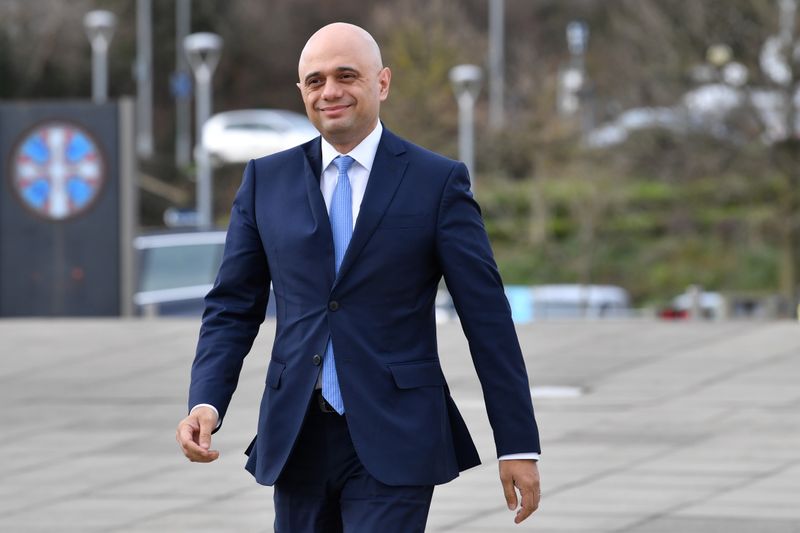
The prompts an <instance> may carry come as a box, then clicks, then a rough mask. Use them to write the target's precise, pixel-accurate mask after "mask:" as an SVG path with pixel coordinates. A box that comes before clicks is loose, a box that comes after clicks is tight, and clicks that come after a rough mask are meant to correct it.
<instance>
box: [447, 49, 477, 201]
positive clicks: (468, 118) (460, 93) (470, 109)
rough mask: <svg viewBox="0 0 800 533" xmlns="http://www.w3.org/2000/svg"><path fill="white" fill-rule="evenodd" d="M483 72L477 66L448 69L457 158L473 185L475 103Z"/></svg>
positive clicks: (460, 66)
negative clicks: (453, 101) (455, 107)
mask: <svg viewBox="0 0 800 533" xmlns="http://www.w3.org/2000/svg"><path fill="white" fill-rule="evenodd" d="M482 79H483V72H482V71H481V68H480V67H479V66H477V65H456V66H455V67H453V68H451V69H450V83H452V84H453V92H455V94H456V101H457V102H458V158H459V159H460V160H461V161H463V162H464V164H465V165H466V166H467V171H468V172H469V175H470V179H471V180H472V185H473V189H474V185H475V117H474V109H475V101H476V100H477V99H478V94H479V93H480V91H481V80H482Z"/></svg>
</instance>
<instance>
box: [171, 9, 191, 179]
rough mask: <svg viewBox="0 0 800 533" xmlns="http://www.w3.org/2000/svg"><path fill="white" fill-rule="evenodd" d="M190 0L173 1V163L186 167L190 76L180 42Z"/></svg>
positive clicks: (188, 18)
mask: <svg viewBox="0 0 800 533" xmlns="http://www.w3.org/2000/svg"><path fill="white" fill-rule="evenodd" d="M191 9H192V4H191V0H177V1H176V3H175V42H176V43H179V46H176V47H175V78H174V84H175V86H174V87H173V91H174V94H175V165H176V166H178V167H187V166H188V165H189V163H191V160H192V131H191V128H192V114H191V111H192V109H191V104H192V102H191V97H190V92H191V76H190V73H189V63H188V61H187V60H186V52H185V51H184V49H183V46H182V45H180V43H183V40H184V39H185V38H186V36H187V35H189V28H190V25H191V22H190V21H191Z"/></svg>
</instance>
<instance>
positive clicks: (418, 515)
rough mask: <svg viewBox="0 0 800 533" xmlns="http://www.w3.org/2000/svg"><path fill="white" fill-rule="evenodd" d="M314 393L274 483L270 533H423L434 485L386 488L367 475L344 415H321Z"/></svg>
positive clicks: (322, 406)
mask: <svg viewBox="0 0 800 533" xmlns="http://www.w3.org/2000/svg"><path fill="white" fill-rule="evenodd" d="M318 394H319V393H318V392H316V393H315V397H314V398H313V399H312V401H311V404H310V406H309V410H308V413H307V414H306V419H305V422H304V423H303V429H302V430H301V432H300V435H299V437H298V440H297V442H296V443H295V447H294V449H293V450H292V454H291V456H290V457H289V461H288V462H287V464H286V466H285V468H284V470H283V472H282V473H281V475H280V477H279V478H278V481H277V482H276V483H275V491H274V501H275V532H276V533H376V532H380V533H416V532H424V531H425V522H426V521H427V519H428V510H429V509H430V504H431V497H432V496H433V486H390V485H385V484H383V483H381V482H380V481H378V480H377V479H375V478H374V477H372V476H371V475H370V474H369V472H367V471H366V469H365V468H364V465H362V464H361V461H359V459H358V456H357V455H356V452H355V449H354V448H353V442H352V440H351V439H350V433H349V432H348V430H347V414H346V413H345V415H344V416H340V415H338V414H337V413H335V412H325V411H323V409H324V408H325V405H324V403H321V402H319V401H318V397H317V395H318Z"/></svg>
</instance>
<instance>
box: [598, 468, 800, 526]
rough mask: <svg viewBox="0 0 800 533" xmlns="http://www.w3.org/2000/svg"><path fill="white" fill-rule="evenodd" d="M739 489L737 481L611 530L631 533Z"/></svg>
mask: <svg viewBox="0 0 800 533" xmlns="http://www.w3.org/2000/svg"><path fill="white" fill-rule="evenodd" d="M797 465H800V460H799V459H794V460H791V461H788V462H786V463H783V464H781V465H779V466H776V467H775V468H772V469H770V470H767V471H765V472H761V473H759V474H756V475H754V476H751V477H750V478H748V480H747V483H750V484H752V483H755V482H757V481H760V480H762V479H767V478H769V477H772V476H774V475H775V474H779V473H780V472H782V471H784V470H786V469H789V468H792V467H794V466H797ZM741 487H742V482H741V480H737V482H736V483H731V484H730V485H728V486H727V487H723V488H720V489H715V490H714V491H713V492H710V493H709V494H708V495H707V496H706V497H705V498H700V499H698V500H696V501H687V502H681V503H678V504H675V505H673V506H671V507H668V508H666V509H662V510H661V511H659V512H657V513H653V514H651V515H649V516H646V517H644V518H642V519H641V520H638V521H636V522H634V523H633V524H628V525H627V526H625V527H622V528H619V529H615V530H613V533H628V532H631V531H636V529H637V528H639V527H641V526H643V525H645V524H647V523H649V522H653V521H655V520H658V519H660V518H666V517H668V516H670V515H671V514H673V513H674V512H676V511H680V510H681V509H686V508H687V507H692V506H695V505H698V504H701V503H704V502H707V501H709V500H711V499H712V498H716V497H718V496H720V495H722V494H728V493H730V492H733V491H734V490H737V489H739V488H741Z"/></svg>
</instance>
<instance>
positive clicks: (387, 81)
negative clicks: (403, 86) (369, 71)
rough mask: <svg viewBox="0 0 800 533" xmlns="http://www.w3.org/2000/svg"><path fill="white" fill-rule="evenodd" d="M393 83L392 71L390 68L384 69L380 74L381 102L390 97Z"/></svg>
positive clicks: (379, 94) (379, 93)
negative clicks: (390, 86) (390, 87)
mask: <svg viewBox="0 0 800 533" xmlns="http://www.w3.org/2000/svg"><path fill="white" fill-rule="evenodd" d="M391 83H392V71H391V70H389V67H383V68H382V69H381V71H380V72H379V73H378V87H379V92H378V96H379V97H380V100H381V102H383V101H384V100H386V98H388V97H389V85H391Z"/></svg>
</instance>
